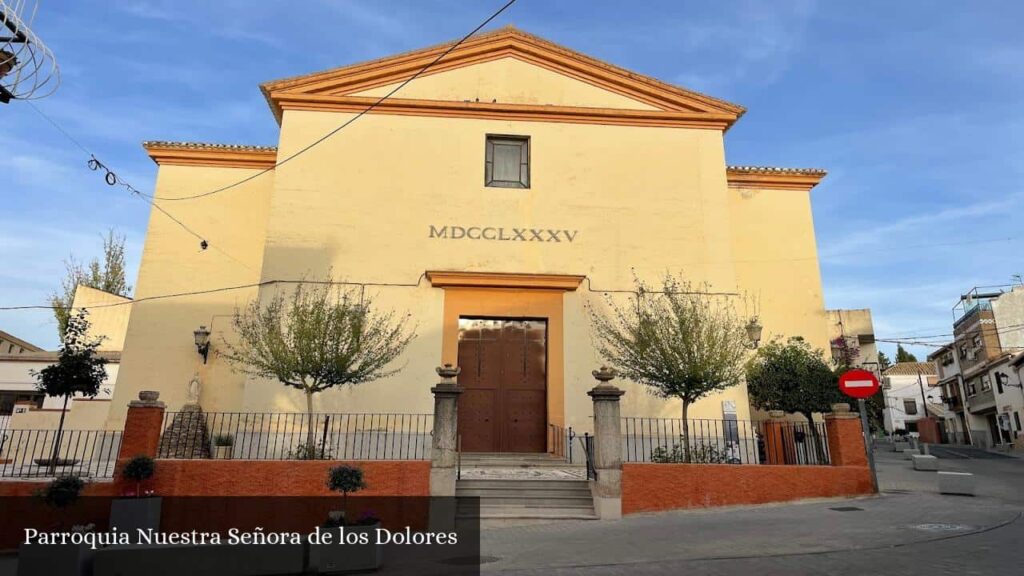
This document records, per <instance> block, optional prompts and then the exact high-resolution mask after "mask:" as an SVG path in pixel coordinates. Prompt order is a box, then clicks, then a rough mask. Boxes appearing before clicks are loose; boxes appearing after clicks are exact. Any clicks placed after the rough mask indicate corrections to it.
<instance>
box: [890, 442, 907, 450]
mask: <svg viewBox="0 0 1024 576" xmlns="http://www.w3.org/2000/svg"><path fill="white" fill-rule="evenodd" d="M907 448H910V442H893V443H892V451H893V452H903V451H904V450H906V449H907Z"/></svg>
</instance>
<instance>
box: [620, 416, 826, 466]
mask: <svg viewBox="0 0 1024 576" xmlns="http://www.w3.org/2000/svg"><path fill="white" fill-rule="evenodd" d="M773 425H774V426H776V427H777V428H775V429H774V430H777V432H776V433H775V436H774V438H773V439H768V440H767V442H766V434H767V433H768V430H767V428H766V426H767V423H766V422H752V421H749V420H711V419H691V420H687V421H686V422H685V425H684V421H683V420H682V419H678V418H637V417H626V418H623V419H622V433H623V435H622V442H623V457H624V460H625V461H626V462H655V463H694V464H766V463H775V464H795V465H801V464H810V465H816V464H828V462H829V457H828V441H827V437H826V435H825V426H824V424H823V423H812V424H807V423H803V422H777V423H775V422H773ZM769 452H772V453H771V454H769Z"/></svg>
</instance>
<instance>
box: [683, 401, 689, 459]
mask: <svg viewBox="0 0 1024 576" xmlns="http://www.w3.org/2000/svg"><path fill="white" fill-rule="evenodd" d="M689 416H690V401H689V400H687V399H686V398H683V458H684V460H685V461H686V462H687V463H689V462H690V420H689Z"/></svg>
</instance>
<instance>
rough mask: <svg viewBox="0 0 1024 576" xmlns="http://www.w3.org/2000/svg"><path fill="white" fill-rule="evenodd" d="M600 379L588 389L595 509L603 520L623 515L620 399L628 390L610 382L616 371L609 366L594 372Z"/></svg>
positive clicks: (592, 490)
mask: <svg viewBox="0 0 1024 576" xmlns="http://www.w3.org/2000/svg"><path fill="white" fill-rule="evenodd" d="M592 374H593V375H594V378H595V379H596V380H597V381H598V384H597V386H594V387H593V388H592V389H590V391H589V392H587V396H590V398H591V399H592V400H593V402H594V454H593V456H592V457H593V463H594V470H595V472H596V473H597V478H596V479H595V480H593V481H592V482H591V485H590V487H591V492H592V493H593V495H594V511H595V512H596V513H597V516H598V517H599V518H600V519H602V520H617V519H619V518H621V517H622V429H621V418H620V410H619V400H620V399H621V398H622V395H623V394H625V391H623V390H620V389H618V388H616V387H615V386H613V385H612V384H611V381H612V379H613V378H615V371H614V370H612V369H611V368H608V367H607V366H603V367H602V368H601V369H600V370H594V371H593V372H592Z"/></svg>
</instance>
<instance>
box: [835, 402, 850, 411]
mask: <svg viewBox="0 0 1024 576" xmlns="http://www.w3.org/2000/svg"><path fill="white" fill-rule="evenodd" d="M849 411H850V405H849V404H847V403H846V402H837V403H835V404H833V405H832V413H833V414H845V413H848V412H849Z"/></svg>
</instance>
